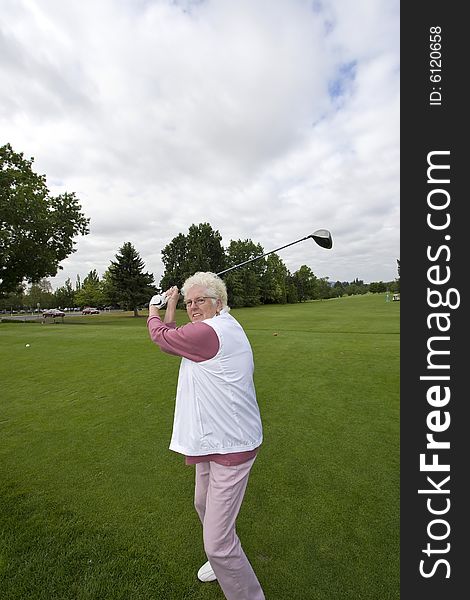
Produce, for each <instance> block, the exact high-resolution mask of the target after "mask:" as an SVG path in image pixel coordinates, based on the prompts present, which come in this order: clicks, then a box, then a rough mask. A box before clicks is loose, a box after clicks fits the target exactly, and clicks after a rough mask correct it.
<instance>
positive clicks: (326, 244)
mask: <svg viewBox="0 0 470 600" xmlns="http://www.w3.org/2000/svg"><path fill="white" fill-rule="evenodd" d="M310 238H311V239H312V240H313V241H314V242H316V243H317V244H318V245H319V246H321V247H322V248H326V249H327V250H330V249H331V248H332V247H333V239H332V237H331V233H330V232H329V231H328V229H317V230H316V231H314V232H313V233H311V234H310V235H307V236H305V237H303V238H301V239H300V240H295V242H291V243H290V244H286V245H285V246H280V247H279V248H275V249H274V250H270V251H269V252H265V253H264V254H260V255H259V256H255V257H254V258H249V259H248V260H245V261H243V262H241V263H239V264H238V265H233V267H229V268H228V269H224V270H223V271H219V273H216V275H218V276H220V275H223V274H224V273H228V272H229V271H233V269H238V268H239V267H243V266H244V265H247V264H248V263H251V262H253V261H254V260H259V259H260V258H264V257H265V256H267V255H268V254H272V253H273V252H278V251H279V250H283V249H284V248H287V247H288V246H293V245H294V244H298V243H299V242H303V241H304V240H308V239H310ZM166 302H167V299H166V296H165V294H156V295H155V296H153V298H152V299H151V300H150V304H153V305H154V306H157V307H158V308H163V307H164V306H165V304H166Z"/></svg>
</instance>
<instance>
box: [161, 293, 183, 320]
mask: <svg viewBox="0 0 470 600" xmlns="http://www.w3.org/2000/svg"><path fill="white" fill-rule="evenodd" d="M165 296H166V298H167V303H166V311H165V317H164V319H163V322H164V323H172V322H174V321H175V313H176V305H177V304H178V300H179V299H180V292H179V289H178V288H177V287H176V285H174V286H173V287H171V288H170V289H168V290H167V291H166V292H165Z"/></svg>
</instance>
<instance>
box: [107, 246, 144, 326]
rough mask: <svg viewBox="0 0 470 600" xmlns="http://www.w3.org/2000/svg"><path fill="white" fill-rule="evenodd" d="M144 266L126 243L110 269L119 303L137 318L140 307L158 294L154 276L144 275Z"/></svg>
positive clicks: (134, 250) (133, 249)
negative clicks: (131, 311) (154, 284)
mask: <svg viewBox="0 0 470 600" xmlns="http://www.w3.org/2000/svg"><path fill="white" fill-rule="evenodd" d="M144 266H145V265H144V261H143V260H142V259H141V257H140V255H139V253H138V252H137V251H136V249H135V248H134V246H133V245H132V244H131V243H130V242H126V243H125V244H124V245H123V246H122V248H120V249H119V253H118V254H116V261H111V265H110V267H109V269H108V271H109V274H110V280H111V284H112V286H113V287H114V290H115V293H116V298H117V300H118V303H119V304H120V305H121V306H122V307H123V308H125V309H126V310H133V311H134V316H135V317H138V316H139V313H138V307H139V305H140V304H144V303H147V302H148V300H150V298H151V296H152V295H153V294H155V292H156V288H155V286H153V285H152V284H153V282H154V277H153V274H152V273H144V272H143V269H144Z"/></svg>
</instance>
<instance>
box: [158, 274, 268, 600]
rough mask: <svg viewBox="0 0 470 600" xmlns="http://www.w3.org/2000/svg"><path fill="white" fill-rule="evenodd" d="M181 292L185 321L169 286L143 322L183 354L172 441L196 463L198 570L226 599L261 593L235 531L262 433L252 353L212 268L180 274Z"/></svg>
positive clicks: (253, 598)
mask: <svg viewBox="0 0 470 600" xmlns="http://www.w3.org/2000/svg"><path fill="white" fill-rule="evenodd" d="M182 293H183V296H184V304H185V307H186V311H187V314H188V317H189V319H190V321H191V322H190V323H188V324H186V325H183V326H182V327H176V323H175V311H176V305H177V303H178V300H179V297H180V295H179V290H178V289H177V288H176V287H172V288H170V289H169V290H168V291H167V292H166V301H167V307H166V312H165V317H164V320H163V321H162V319H161V318H160V314H159V308H158V304H159V303H158V300H157V301H156V304H157V306H156V305H155V304H153V303H152V301H153V300H154V299H153V298H152V300H151V301H150V304H149V318H148V321H147V325H148V330H149V333H150V337H151V339H152V341H154V342H155V343H156V344H157V345H158V346H160V348H161V349H162V350H163V351H164V352H168V353H169V354H175V355H177V356H181V357H182V360H181V365H180V370H179V376H178V386H177V392H176V406H175V415H174V422H173V434H172V437H171V442H170V449H171V450H174V451H175V452H179V453H181V454H183V455H184V456H185V457H186V464H190V465H192V464H194V465H196V467H195V468H196V484H195V500H194V504H195V508H196V511H197V514H198V515H199V518H200V520H201V523H202V527H203V539H204V550H205V552H206V555H207V558H208V561H207V562H206V563H205V564H204V565H203V566H202V567H201V568H200V569H199V572H198V577H199V579H200V580H201V581H213V580H215V579H217V580H218V582H219V584H220V586H221V588H222V590H223V592H224V594H225V597H226V598H227V600H263V599H264V594H263V590H262V589H261V586H260V584H259V582H258V579H257V578H256V575H255V573H254V571H253V568H252V567H251V565H250V563H249V562H248V559H247V557H246V555H245V553H244V552H243V549H242V547H241V544H240V540H239V539H238V536H237V534H236V531H235V522H236V519H237V515H238V513H239V510H240V507H241V504H242V501H243V497H244V494H245V490H246V486H247V483H248V476H249V473H250V470H251V467H252V466H253V463H254V461H255V458H256V454H257V452H258V448H259V446H260V444H261V442H262V437H263V436H262V425H261V418H260V413H259V408H258V403H257V401H256V393H255V387H254V383H253V353H252V350H251V346H250V343H249V341H248V339H247V337H246V335H245V332H244V331H243V329H242V327H241V325H240V324H239V323H238V321H236V320H235V319H234V318H233V317H232V316H231V315H230V314H229V311H230V308H229V307H228V306H227V290H226V287H225V284H224V282H223V281H222V280H221V279H220V278H219V277H217V275H215V274H214V273H203V272H199V273H196V274H195V275H193V276H192V277H189V278H188V279H187V280H186V281H185V282H184V284H183V288H182ZM154 298H155V297H154Z"/></svg>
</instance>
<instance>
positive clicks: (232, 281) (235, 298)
mask: <svg viewBox="0 0 470 600" xmlns="http://www.w3.org/2000/svg"><path fill="white" fill-rule="evenodd" d="M261 254H263V247H262V246H261V245H260V244H254V243H253V242H252V241H251V240H237V241H234V240H231V241H230V244H229V246H228V248H227V263H228V267H231V266H234V265H237V264H239V263H241V262H244V261H246V260H250V259H251V258H255V256H260V255H261ZM265 269H266V259H259V260H256V261H254V262H252V263H249V264H247V265H245V266H244V267H241V268H240V269H235V270H233V271H230V272H229V273H227V274H226V275H224V280H225V283H226V285H227V292H228V298H229V305H230V306H233V307H237V306H257V305H258V304H260V303H261V280H262V277H263V274H264V272H265Z"/></svg>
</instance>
